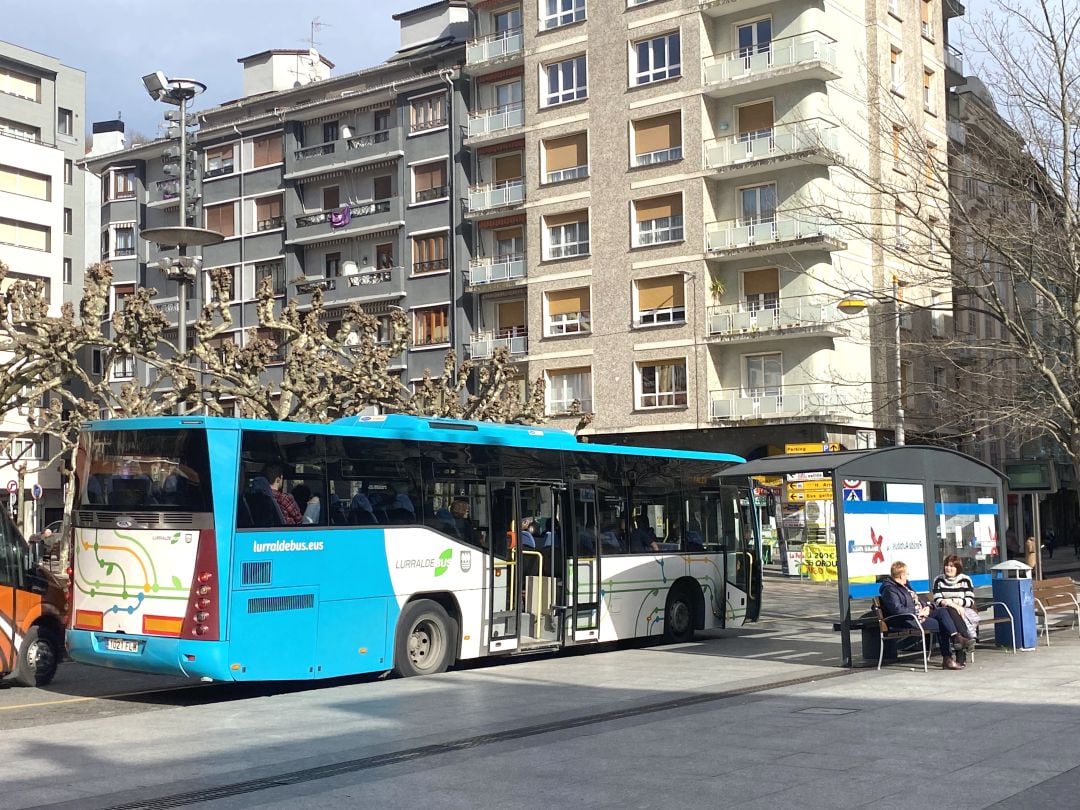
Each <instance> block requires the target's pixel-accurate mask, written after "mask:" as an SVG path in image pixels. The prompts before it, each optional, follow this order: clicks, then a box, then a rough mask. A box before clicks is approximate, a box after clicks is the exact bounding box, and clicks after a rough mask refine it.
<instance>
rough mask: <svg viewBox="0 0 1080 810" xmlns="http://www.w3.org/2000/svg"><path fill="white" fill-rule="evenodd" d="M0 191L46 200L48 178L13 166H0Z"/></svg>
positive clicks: (47, 197) (47, 196) (47, 195)
mask: <svg viewBox="0 0 1080 810" xmlns="http://www.w3.org/2000/svg"><path fill="white" fill-rule="evenodd" d="M0 191H9V192H11V193H12V194H22V195H23V196H26V197H35V198H36V199H39V200H48V199H49V178H48V176H46V175H44V174H35V173H34V172H28V171H26V170H25V169H16V168H15V167H13V166H0Z"/></svg>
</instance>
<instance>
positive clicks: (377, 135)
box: [345, 129, 390, 149]
mask: <svg viewBox="0 0 1080 810" xmlns="http://www.w3.org/2000/svg"><path fill="white" fill-rule="evenodd" d="M389 140H390V130H388V129H379V130H375V131H374V132H366V133H364V134H363V135H354V136H353V137H351V138H348V139H347V140H346V141H345V145H346V146H347V147H348V148H349V149H367V148H368V147H370V146H375V145H376V144H380V143H387V142H388V141H389Z"/></svg>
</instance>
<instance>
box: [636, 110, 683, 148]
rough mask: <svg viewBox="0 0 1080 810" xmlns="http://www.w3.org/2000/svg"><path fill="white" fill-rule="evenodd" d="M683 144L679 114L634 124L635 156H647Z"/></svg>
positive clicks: (659, 116)
mask: <svg viewBox="0 0 1080 810" xmlns="http://www.w3.org/2000/svg"><path fill="white" fill-rule="evenodd" d="M680 144H682V121H681V119H680V118H679V113H677V112H673V113H667V114H665V115H658V116H656V117H655V118H646V119H643V120H641V121H635V122H634V154H636V155H647V154H649V153H650V152H661V151H663V150H665V149H673V148H675V147H676V146H679V145H680Z"/></svg>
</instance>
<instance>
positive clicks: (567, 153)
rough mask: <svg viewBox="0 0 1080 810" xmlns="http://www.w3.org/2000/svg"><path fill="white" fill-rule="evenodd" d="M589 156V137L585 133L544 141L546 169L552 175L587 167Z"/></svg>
mask: <svg viewBox="0 0 1080 810" xmlns="http://www.w3.org/2000/svg"><path fill="white" fill-rule="evenodd" d="M588 154H589V136H588V135H587V134H586V133H584V132H579V133H577V134H576V135H568V136H566V137H565V138H552V139H551V140H549V141H544V168H545V169H546V171H548V172H549V173H550V172H561V171H563V170H564V169H573V168H575V167H577V166H585V165H587V164H588V162H589V158H588Z"/></svg>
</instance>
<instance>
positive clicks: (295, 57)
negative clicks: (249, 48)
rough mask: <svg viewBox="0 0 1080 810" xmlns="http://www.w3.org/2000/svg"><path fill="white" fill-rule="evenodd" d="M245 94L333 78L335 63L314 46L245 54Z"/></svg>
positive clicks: (260, 92) (253, 94)
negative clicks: (303, 49) (308, 48)
mask: <svg viewBox="0 0 1080 810" xmlns="http://www.w3.org/2000/svg"><path fill="white" fill-rule="evenodd" d="M236 61H237V62H239V63H240V64H241V65H243V66H244V97H245V98H246V97H247V96H257V95H260V94H262V93H275V92H277V91H279V90H292V89H294V88H297V87H303V86H304V85H305V84H311V83H312V82H317V81H321V80H323V79H328V78H330V71H331V70H332V69H333V67H334V63H333V62H331V61H330V60H329V59H327V58H326V57H325V56H323V55H322V54H320V53H319V52H318V51H317V50H315V49H314V48H311V49H310V50H305V51H297V50H279V49H275V50H270V51H262V52H260V53H253V54H252V55H251V56H242V57H240V58H239V59H237V60H236Z"/></svg>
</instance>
